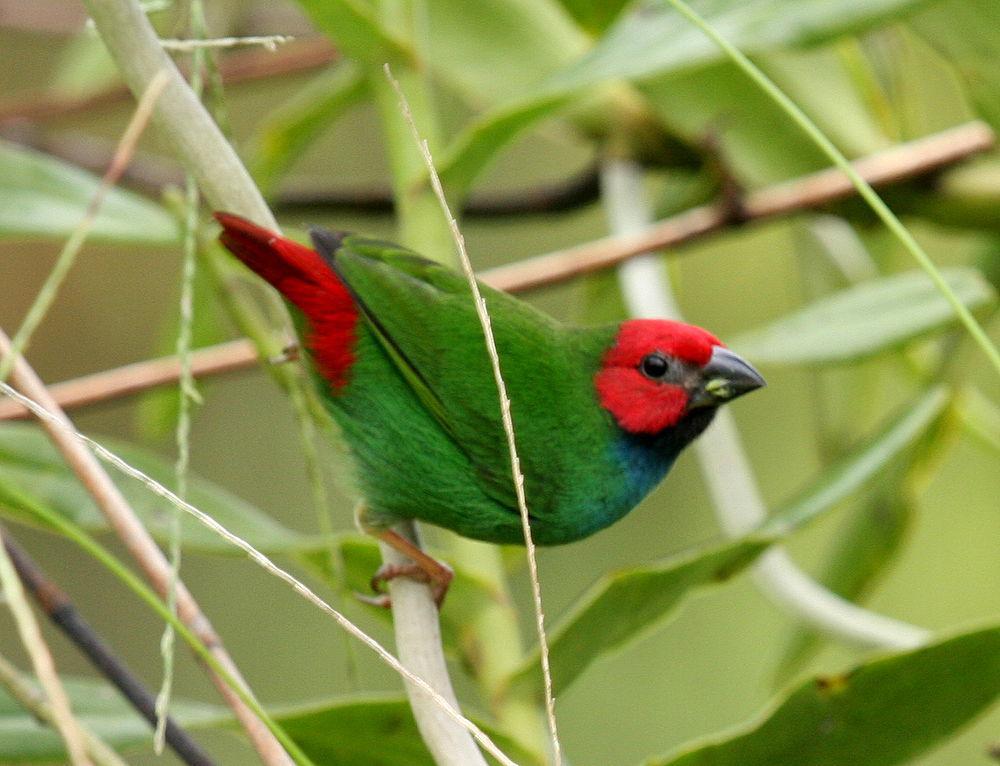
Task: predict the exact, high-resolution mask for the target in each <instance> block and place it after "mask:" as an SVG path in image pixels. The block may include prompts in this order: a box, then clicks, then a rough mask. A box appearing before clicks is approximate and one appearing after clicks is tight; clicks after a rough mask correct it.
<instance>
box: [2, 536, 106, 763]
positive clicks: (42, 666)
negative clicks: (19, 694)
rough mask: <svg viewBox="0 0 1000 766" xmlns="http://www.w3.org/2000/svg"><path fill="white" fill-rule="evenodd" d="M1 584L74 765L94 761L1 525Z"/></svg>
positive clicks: (19, 633) (56, 725)
mask: <svg viewBox="0 0 1000 766" xmlns="http://www.w3.org/2000/svg"><path fill="white" fill-rule="evenodd" d="M0 585H2V586H3V595H4V598H5V600H6V602H7V606H8V607H9V608H10V611H11V614H13V615H14V623H15V625H16V626H17V633H18V635H19V636H20V638H21V644H22V645H23V646H24V649H25V651H26V652H27V654H28V656H29V657H30V658H31V664H32V667H34V669H35V675H36V676H37V677H38V682H39V683H40V684H41V685H42V689H44V690H45V696H46V697H47V698H48V700H49V703H50V704H51V705H52V718H53V722H54V724H55V727H56V730H57V731H58V732H59V735H60V736H61V737H62V739H63V742H65V743H66V751H67V752H68V753H69V759H70V762H71V763H72V764H73V766H89V765H90V763H91V761H90V758H88V757H87V752H86V747H85V746H84V741H83V733H82V732H81V730H80V724H79V722H78V721H77V720H76V718H74V717H73V711H72V710H71V709H70V705H69V697H68V696H66V690H65V689H64V688H63V685H62V682H61V681H60V680H59V674H58V673H57V672H56V666H55V662H53V660H52V653H51V652H50V651H49V647H48V644H46V643H45V639H44V638H43V637H42V631H41V628H39V626H38V621H37V620H36V619H35V613H34V612H32V611H31V605H30V604H28V601H27V599H26V598H25V595H24V587H23V586H22V585H21V578H20V577H18V576H17V570H16V569H14V564H13V562H12V561H11V560H10V556H9V555H8V554H7V546H6V545H4V540H3V530H2V529H0Z"/></svg>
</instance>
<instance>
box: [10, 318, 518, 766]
mask: <svg viewBox="0 0 1000 766" xmlns="http://www.w3.org/2000/svg"><path fill="white" fill-rule="evenodd" d="M3 337H4V336H2V335H0V341H2V340H3ZM16 373H17V369H15V374H16ZM0 393H3V394H6V395H7V396H11V397H14V398H15V399H17V400H18V401H19V402H20V403H21V404H22V405H24V406H25V407H27V408H28V409H29V410H31V412H32V414H34V415H35V416H36V417H38V418H39V419H40V420H41V421H42V423H43V424H44V425H45V426H46V428H51V429H52V430H54V431H56V432H59V433H62V434H66V435H67V436H69V437H70V438H71V439H72V440H73V441H74V442H76V443H79V444H81V445H86V448H88V449H87V454H88V455H91V456H93V454H96V455H98V456H99V457H100V458H101V459H102V460H104V461H106V462H108V463H110V464H111V465H112V466H114V467H115V469H117V470H118V471H120V472H121V473H123V474H125V475H126V476H129V477H131V478H133V479H135V480H137V481H139V482H141V483H142V484H143V485H145V486H146V488H147V489H149V490H150V491H151V492H153V493H154V494H156V495H157V496H159V497H161V498H163V499H164V500H166V501H167V502H168V503H170V504H171V505H172V506H173V507H175V508H178V509H180V510H182V511H184V512H185V513H187V514H189V515H190V516H192V517H194V518H195V519H196V520H197V521H198V522H199V523H200V524H202V525H203V526H205V527H206V528H208V529H209V530H211V531H212V532H214V533H215V534H217V535H218V536H219V537H221V538H222V539H224V540H225V541H226V542H228V543H231V544H232V545H233V546H235V547H236V548H238V549H239V550H241V551H243V552H244V553H245V554H246V555H247V557H248V558H249V559H250V560H251V561H253V562H254V563H255V564H257V565H258V566H259V567H261V568H262V569H264V570H265V571H266V572H268V573H269V574H271V575H273V576H275V577H277V578H278V579H280V580H282V581H283V582H285V583H286V584H288V585H290V586H291V587H292V589H293V590H294V591H295V592H296V593H298V594H299V595H300V596H301V597H302V598H304V599H305V600H306V601H308V602H309V603H311V604H312V605H313V606H315V607H317V608H319V609H320V611H322V612H324V613H326V614H327V615H329V616H330V617H332V618H333V619H334V620H335V621H336V622H337V623H338V624H339V625H340V626H341V627H342V628H343V629H344V630H345V631H347V632H348V633H350V634H351V635H352V636H354V637H355V638H356V639H357V640H358V641H360V642H361V643H363V644H365V646H367V647H369V648H370V649H371V650H372V651H374V652H375V654H376V655H378V657H379V658H380V659H381V660H382V661H383V662H385V663H386V664H387V665H389V667H391V668H392V669H393V670H395V671H396V672H397V673H399V674H400V675H401V676H403V678H405V679H406V681H407V682H409V683H412V684H414V685H415V686H417V687H419V688H420V689H421V691H423V692H424V693H425V694H426V695H427V696H428V697H430V698H431V699H432V700H434V703H435V704H436V705H438V706H439V707H440V708H441V709H442V710H443V711H445V713H446V714H447V715H448V716H449V717H450V718H452V720H454V721H455V722H456V723H458V724H459V725H461V726H463V727H464V728H465V729H467V730H468V731H469V733H470V734H472V736H473V737H475V739H476V741H477V742H479V744H480V745H482V747H483V749H484V750H486V751H487V752H488V753H490V755H492V756H493V757H494V758H496V759H497V760H498V761H500V763H502V764H504V766H517V764H515V763H514V762H513V761H512V760H511V759H510V758H508V757H507V756H506V755H505V754H504V753H503V751H502V750H500V749H499V748H498V747H497V746H496V744H494V742H493V740H491V739H490V738H489V736H487V735H486V734H485V733H484V732H483V731H482V730H481V729H480V728H479V727H478V726H476V725H475V724H474V723H472V721H470V720H468V719H467V718H465V717H464V716H463V715H462V714H461V713H460V712H459V711H458V710H457V709H456V708H455V707H454V706H452V705H451V704H450V703H449V702H448V701H447V700H445V699H444V697H442V696H441V695H440V694H439V693H438V692H437V691H435V690H434V689H433V688H432V687H431V686H430V684H428V683H427V681H425V680H424V679H423V678H421V677H419V676H417V675H416V674H414V673H413V672H412V671H411V670H409V669H407V668H406V667H405V666H404V665H403V664H402V663H401V662H400V661H399V660H398V659H397V658H396V657H395V656H393V654H392V653H391V652H389V651H388V650H387V649H386V648H385V647H383V646H382V645H381V644H380V643H379V642H378V641H376V640H375V639H374V638H372V637H371V636H369V635H368V634H367V633H365V632H364V631H363V630H361V628H359V627H358V626H357V625H355V624H354V623H353V622H351V621H350V620H349V619H348V618H347V617H345V616H344V615H343V614H341V613H340V612H339V611H337V610H336V609H334V608H333V607H332V606H330V605H329V604H328V603H326V602H325V601H324V600H323V599H322V598H320V596H318V595H317V594H316V593H315V592H314V591H313V590H312V589H310V588H309V586H307V585H306V584H305V583H303V582H302V581H301V580H299V579H298V578H296V577H295V575H293V574H291V573H290V572H288V571H286V570H284V569H282V568H281V567H279V566H278V565H277V564H275V563H274V562H273V561H272V560H271V559H270V558H269V557H268V556H266V555H265V554H264V553H262V552H260V551H259V550H257V549H256V548H254V547H253V545H251V544H250V543H249V542H247V541H246V540H244V539H243V538H242V537H240V536H239V535H237V534H235V533H233V532H231V531H230V530H229V529H227V528H226V527H224V526H223V525H222V524H220V523H219V522H218V521H216V520H215V519H213V518H212V517H211V516H209V515H208V514H207V513H205V512H204V511H202V510H200V509H199V508H196V507H195V506H193V505H191V503H188V502H187V501H185V500H182V499H181V498H179V497H178V496H177V495H176V494H175V493H174V492H171V491H170V490H169V489H167V488H166V487H164V486H163V485H162V484H160V483H159V482H158V481H156V480H155V479H153V478H151V477H150V476H148V475H146V474H145V473H143V472H142V471H140V470H139V469H138V468H135V467H133V466H131V465H130V464H129V463H127V462H126V461H125V460H123V459H122V458H120V457H119V456H118V455H116V454H115V453H114V452H112V451H111V450H109V449H107V448H106V447H104V446H103V445H101V444H100V443H98V442H96V441H95V440H93V439H91V438H90V437H88V436H85V435H84V434H82V433H80V432H79V431H77V430H76V429H75V428H74V427H73V425H72V423H70V422H69V421H68V420H66V419H65V416H62V415H61V414H60V413H59V412H58V411H52V410H49V409H48V408H47V406H46V404H45V403H44V402H40V401H37V400H35V399H34V398H33V397H32V396H30V395H25V394H23V393H19V392H18V391H17V390H15V389H14V388H12V387H11V386H9V385H7V384H6V383H0ZM41 393H42V394H44V393H45V392H44V390H43V391H42V392H41ZM90 450H93V453H91V452H90ZM414 584H416V583H414ZM183 593H184V591H183V588H181V589H179V592H178V595H179V596H180V595H182V594H183ZM178 601H179V602H180V599H178ZM179 613H180V614H181V615H182V616H183V609H181V610H179ZM209 646H211V644H209Z"/></svg>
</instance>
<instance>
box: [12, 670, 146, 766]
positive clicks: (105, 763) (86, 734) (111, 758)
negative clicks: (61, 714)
mask: <svg viewBox="0 0 1000 766" xmlns="http://www.w3.org/2000/svg"><path fill="white" fill-rule="evenodd" d="M0 685H2V686H3V687H4V688H5V689H6V690H7V692H8V694H10V696H11V697H12V698H13V699H15V700H16V701H17V702H18V704H20V705H21V707H23V708H24V709H25V710H27V711H29V712H30V713H31V714H32V715H33V716H34V717H35V718H37V719H38V720H39V721H42V722H43V723H46V724H48V725H49V726H51V727H53V728H55V729H58V718H57V717H56V714H55V711H54V710H53V708H52V706H51V705H50V704H49V703H48V702H47V701H46V700H45V697H44V696H43V695H42V694H40V693H39V691H38V689H37V688H36V687H35V685H34V684H33V683H31V681H30V680H29V679H28V678H27V677H25V676H24V674H23V673H21V672H20V671H19V670H18V669H17V668H16V667H14V665H13V664H11V662H10V661H8V660H7V658H6V657H4V656H2V655H0ZM77 723H78V724H79V727H80V735H81V737H82V738H83V746H84V748H85V749H86V751H87V755H89V756H90V759H91V760H92V761H93V762H94V765H95V766H128V764H127V763H125V761H123V760H122V759H121V758H119V757H118V754H117V753H116V752H115V751H114V750H112V749H111V748H110V747H108V745H107V743H105V742H104V741H103V740H102V739H101V738H100V737H98V736H97V735H96V734H94V732H93V731H91V730H90V729H89V728H88V727H87V726H85V725H84V724H83V723H82V722H80V721H78V722H77Z"/></svg>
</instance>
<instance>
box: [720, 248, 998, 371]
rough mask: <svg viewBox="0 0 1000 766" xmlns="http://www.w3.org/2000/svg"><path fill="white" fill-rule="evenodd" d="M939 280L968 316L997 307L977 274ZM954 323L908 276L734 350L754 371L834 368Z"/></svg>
mask: <svg viewBox="0 0 1000 766" xmlns="http://www.w3.org/2000/svg"><path fill="white" fill-rule="evenodd" d="M942 275H943V276H944V279H945V281H946V282H947V283H948V285H949V286H950V287H951V288H952V290H954V291H955V293H956V294H957V296H958V298H959V300H960V301H961V302H962V303H963V304H964V305H965V306H966V307H967V308H969V309H970V310H972V311H976V310H982V309H987V308H989V307H990V306H992V305H993V304H994V303H995V302H996V293H995V292H994V290H993V288H992V287H991V286H990V285H989V283H988V282H987V281H986V280H985V279H984V278H983V276H982V275H981V274H980V273H979V272H978V271H977V270H976V269H973V268H961V267H956V268H950V269H942ZM956 322H957V317H956V316H955V313H954V311H953V309H952V307H951V305H950V304H949V303H948V301H947V300H946V299H945V298H944V296H942V295H941V293H940V292H939V291H938V290H937V288H936V287H935V286H934V284H933V283H932V282H931V280H930V278H928V277H927V276H926V275H925V274H923V273H922V272H919V271H908V272H904V273H902V274H895V275H892V276H889V277H882V278H880V279H874V280H871V281H868V282H863V283H861V284H858V285H855V286H853V287H850V288H847V289H846V290H842V291H840V292H838V293H836V294H834V295H831V296H829V297H828V298H824V299H821V300H818V301H816V302H814V303H811V304H809V305H808V306H805V307H804V308H802V309H799V310H798V311H795V312H793V313H792V314H789V315H787V316H785V317H782V318H780V319H778V320H776V321H775V322H772V323H771V324H769V325H768V326H766V327H764V328H761V329H759V330H756V331H753V332H751V333H748V334H746V335H743V336H741V337H740V338H737V339H736V340H734V341H733V343H732V345H733V348H736V349H739V351H740V353H743V354H746V355H747V356H748V357H749V358H750V359H753V360H754V361H755V362H759V363H771V364H811V365H818V364H837V363H845V362H851V361H856V360H859V359H864V358H867V357H870V356H873V355H875V354H878V353H881V352H882V351H886V350H888V349H895V348H899V347H900V346H902V345H904V344H906V343H907V342H909V341H912V340H914V339H916V338H919V337H921V336H924V335H926V334H928V333H931V332H934V331H937V330H941V329H944V328H946V327H951V326H953V325H954V324H955V323H956Z"/></svg>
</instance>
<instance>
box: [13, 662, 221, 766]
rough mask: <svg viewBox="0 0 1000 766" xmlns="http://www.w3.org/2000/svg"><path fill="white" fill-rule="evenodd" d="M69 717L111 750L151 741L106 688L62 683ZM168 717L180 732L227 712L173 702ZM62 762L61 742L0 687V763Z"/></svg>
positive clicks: (148, 733)
mask: <svg viewBox="0 0 1000 766" xmlns="http://www.w3.org/2000/svg"><path fill="white" fill-rule="evenodd" d="M62 682H63V685H64V686H65V688H66V693H67V694H68V695H69V698H70V706H71V708H72V710H73V713H74V714H75V715H76V716H77V717H78V718H79V719H80V720H81V721H82V722H83V723H84V724H85V725H86V726H88V727H90V729H91V730H92V731H93V732H94V733H95V734H97V735H98V736H99V737H100V738H101V739H103V740H104V741H105V742H106V743H107V744H108V745H110V746H111V747H113V748H127V747H135V746H137V745H142V744H145V743H148V742H150V741H151V740H152V730H151V729H150V727H149V724H148V723H147V722H146V721H145V719H143V718H140V717H139V715H138V713H136V712H135V711H134V710H133V709H132V707H131V706H130V705H129V704H128V703H127V702H126V701H125V700H124V699H123V698H122V697H121V695H120V694H119V693H118V692H117V691H116V690H115V689H112V688H111V687H110V686H108V684H106V683H103V682H100V681H93V680H89V679H82V678H67V677H65V676H64V677H63V678H62ZM170 714H171V715H172V716H174V718H175V719H176V720H177V721H178V723H180V724H181V725H182V726H185V727H198V726H207V725H210V724H216V723H218V722H221V721H224V720H227V719H228V717H229V714H228V712H227V711H225V710H223V709H221V708H219V707H216V706H214V705H207V704H204V703H200V702H190V701H185V700H179V699H172V700H171V703H170ZM65 757H66V755H65V749H64V747H63V741H62V739H61V737H60V736H59V734H58V733H57V732H56V731H54V730H53V729H51V728H49V727H48V726H45V725H43V724H40V723H39V722H38V721H37V720H35V718H34V716H32V715H31V714H30V713H28V712H27V711H25V710H24V709H23V708H22V707H21V706H20V705H19V704H18V703H17V702H16V701H15V700H13V699H11V697H10V696H9V695H8V694H7V692H6V691H5V690H3V689H2V688H0V763H4V764H15V763H44V762H49V763H51V762H53V761H61V760H63V759H64V758H65Z"/></svg>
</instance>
